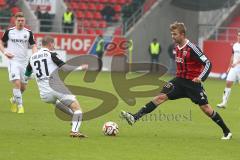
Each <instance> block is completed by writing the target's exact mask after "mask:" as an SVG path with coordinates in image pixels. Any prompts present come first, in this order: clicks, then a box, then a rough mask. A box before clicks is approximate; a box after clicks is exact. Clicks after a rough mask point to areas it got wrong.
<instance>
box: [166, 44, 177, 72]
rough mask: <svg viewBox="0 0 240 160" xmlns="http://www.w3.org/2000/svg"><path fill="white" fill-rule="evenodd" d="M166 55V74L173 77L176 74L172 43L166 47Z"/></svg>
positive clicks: (174, 52)
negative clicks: (167, 58)
mask: <svg viewBox="0 0 240 160" xmlns="http://www.w3.org/2000/svg"><path fill="white" fill-rule="evenodd" d="M168 55H169V58H170V59H169V62H170V65H169V70H168V73H169V74H171V75H175V73H176V63H175V55H176V50H175V44H174V43H172V44H170V45H169V46H168Z"/></svg>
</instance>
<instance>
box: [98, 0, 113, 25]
mask: <svg viewBox="0 0 240 160" xmlns="http://www.w3.org/2000/svg"><path fill="white" fill-rule="evenodd" d="M101 14H102V16H103V18H104V19H105V20H106V21H107V22H110V23H111V22H112V18H113V17H114V16H115V14H116V11H115V10H114V8H113V7H112V5H111V4H110V3H108V4H106V5H105V7H104V8H103V9H102V11H101Z"/></svg>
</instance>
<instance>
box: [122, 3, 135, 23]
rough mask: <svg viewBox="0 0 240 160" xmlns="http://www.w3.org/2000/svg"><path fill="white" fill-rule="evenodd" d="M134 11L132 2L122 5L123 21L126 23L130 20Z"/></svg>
mask: <svg viewBox="0 0 240 160" xmlns="http://www.w3.org/2000/svg"><path fill="white" fill-rule="evenodd" d="M132 13H133V7H132V5H131V3H130V2H127V4H126V5H124V6H123V7H122V19H123V23H125V22H126V21H127V20H128V18H130V17H131V15H132Z"/></svg>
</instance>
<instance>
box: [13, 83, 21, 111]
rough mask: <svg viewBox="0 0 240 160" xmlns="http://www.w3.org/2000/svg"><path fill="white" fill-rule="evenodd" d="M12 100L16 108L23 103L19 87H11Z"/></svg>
mask: <svg viewBox="0 0 240 160" xmlns="http://www.w3.org/2000/svg"><path fill="white" fill-rule="evenodd" d="M13 96H14V100H15V102H16V103H17V106H18V108H21V107H22V105H23V100H22V92H21V90H20V89H16V88H14V89H13Z"/></svg>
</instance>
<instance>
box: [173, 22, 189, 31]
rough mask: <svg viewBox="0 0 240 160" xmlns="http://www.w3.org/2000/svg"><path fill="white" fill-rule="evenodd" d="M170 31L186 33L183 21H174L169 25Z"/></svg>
mask: <svg viewBox="0 0 240 160" xmlns="http://www.w3.org/2000/svg"><path fill="white" fill-rule="evenodd" d="M169 29H170V31H173V30H178V31H179V32H180V33H184V34H186V31H187V28H186V27H185V25H184V23H183V22H177V21H176V22H174V23H172V24H171V25H170V27H169Z"/></svg>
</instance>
